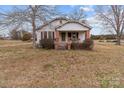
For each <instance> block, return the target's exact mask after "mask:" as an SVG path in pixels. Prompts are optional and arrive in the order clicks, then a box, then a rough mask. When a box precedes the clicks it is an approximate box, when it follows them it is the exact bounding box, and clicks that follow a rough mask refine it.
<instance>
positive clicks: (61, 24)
mask: <svg viewBox="0 0 124 93" xmlns="http://www.w3.org/2000/svg"><path fill="white" fill-rule="evenodd" d="M90 30H91V26H89V25H88V24H86V23H83V22H77V21H71V20H68V19H66V18H56V19H53V20H51V21H49V22H48V23H46V24H44V25H42V26H41V27H39V28H38V29H37V30H36V37H37V39H36V43H37V44H40V40H42V39H44V38H50V39H53V40H55V45H56V47H55V48H58V47H60V46H64V45H65V44H67V43H69V41H70V40H71V41H75V42H79V43H82V42H83V41H84V40H85V39H88V38H90Z"/></svg>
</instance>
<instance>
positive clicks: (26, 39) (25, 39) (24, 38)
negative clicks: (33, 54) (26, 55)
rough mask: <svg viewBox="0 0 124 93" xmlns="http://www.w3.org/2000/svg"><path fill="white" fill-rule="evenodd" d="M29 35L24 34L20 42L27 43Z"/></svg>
mask: <svg viewBox="0 0 124 93" xmlns="http://www.w3.org/2000/svg"><path fill="white" fill-rule="evenodd" d="M31 37H32V36H31V34H30V33H25V34H24V35H23V37H22V41H28V40H30V39H31Z"/></svg>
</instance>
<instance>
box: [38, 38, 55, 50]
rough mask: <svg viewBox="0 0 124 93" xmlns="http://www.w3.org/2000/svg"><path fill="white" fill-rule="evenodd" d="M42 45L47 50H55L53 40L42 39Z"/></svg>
mask: <svg viewBox="0 0 124 93" xmlns="http://www.w3.org/2000/svg"><path fill="white" fill-rule="evenodd" d="M40 45H41V46H42V48H45V49H53V48H54V40H53V39H47V38H45V39H42V40H40Z"/></svg>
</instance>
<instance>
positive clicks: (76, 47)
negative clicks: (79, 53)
mask: <svg viewBox="0 0 124 93" xmlns="http://www.w3.org/2000/svg"><path fill="white" fill-rule="evenodd" d="M71 49H80V47H79V43H76V42H72V43H71Z"/></svg>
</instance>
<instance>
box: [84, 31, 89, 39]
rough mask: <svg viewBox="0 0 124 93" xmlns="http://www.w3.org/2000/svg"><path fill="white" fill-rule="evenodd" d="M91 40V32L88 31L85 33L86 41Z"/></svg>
mask: <svg viewBox="0 0 124 93" xmlns="http://www.w3.org/2000/svg"><path fill="white" fill-rule="evenodd" d="M89 38H90V31H86V32H85V39H89Z"/></svg>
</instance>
